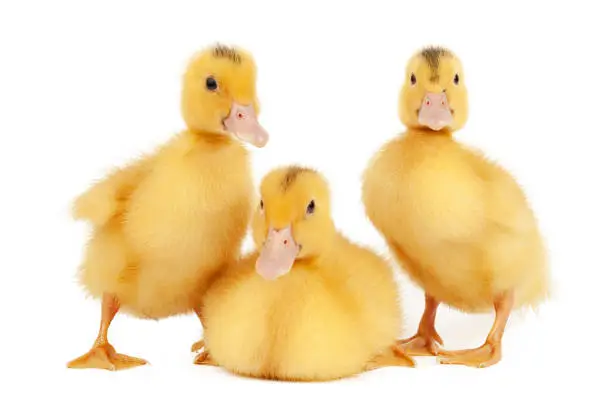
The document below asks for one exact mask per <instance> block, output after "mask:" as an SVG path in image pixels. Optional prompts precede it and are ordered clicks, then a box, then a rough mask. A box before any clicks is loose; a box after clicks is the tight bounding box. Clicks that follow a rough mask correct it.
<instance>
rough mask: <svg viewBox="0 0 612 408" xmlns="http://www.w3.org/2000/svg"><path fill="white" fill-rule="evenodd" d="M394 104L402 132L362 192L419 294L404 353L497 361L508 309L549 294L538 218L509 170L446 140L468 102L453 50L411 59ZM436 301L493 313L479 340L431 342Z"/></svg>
mask: <svg viewBox="0 0 612 408" xmlns="http://www.w3.org/2000/svg"><path fill="white" fill-rule="evenodd" d="M399 110H400V117H401V120H402V122H403V123H404V124H405V125H406V126H407V128H408V131H407V132H406V133H405V134H404V135H402V136H400V137H399V138H397V139H395V140H393V141H391V142H389V143H387V144H386V145H385V146H384V147H383V148H382V149H381V150H380V152H379V153H378V154H377V155H376V156H375V157H374V158H373V159H372V161H371V163H370V165H369V167H368V169H367V170H366V172H365V174H364V180H363V192H362V193H363V201H364V204H365V207H366V212H367V215H368V217H369V219H370V220H371V221H372V223H373V224H374V225H375V227H376V228H377V229H378V230H379V231H380V232H381V233H382V235H383V236H384V237H385V238H386V241H387V243H388V245H389V247H390V248H391V250H392V252H393V253H394V254H395V256H396V257H397V259H398V261H399V262H400V263H401V265H402V266H403V267H404V268H405V270H406V272H407V273H408V274H409V275H410V277H411V278H412V279H413V280H414V282H416V283H417V284H418V285H420V286H421V287H422V288H423V289H424V291H425V311H424V313H423V316H422V319H421V322H420V325H419V329H418V332H417V333H416V335H414V336H413V337H411V338H410V339H407V340H405V341H403V343H404V345H405V347H406V351H407V352H408V353H410V354H412V355H440V356H442V357H441V358H439V361H440V362H441V363H445V364H463V365H468V366H475V367H487V366H490V365H492V364H495V363H497V362H499V360H500V359H501V341H502V336H503V333H504V329H505V326H506V321H507V319H508V317H509V315H510V312H511V311H512V310H513V309H516V308H521V307H524V306H536V305H537V304H539V303H540V302H542V301H543V300H544V299H545V298H546V297H547V292H548V289H547V288H548V267H547V256H546V251H545V247H544V244H543V241H542V238H541V236H540V232H539V230H538V225H537V221H536V218H535V216H534V214H533V213H532V210H531V209H530V207H529V205H528V202H527V199H526V197H525V195H524V194H523V191H522V190H521V188H520V187H519V185H518V184H517V182H516V181H515V180H514V179H513V178H512V176H511V175H510V174H509V173H508V172H506V171H505V170H504V169H503V168H501V167H500V166H499V165H497V164H495V163H493V162H491V161H490V160H488V159H487V158H486V157H485V156H484V155H482V154H481V153H479V152H477V151H474V150H472V149H470V148H468V147H466V146H464V145H462V144H460V143H458V142H457V141H456V140H455V139H454V138H453V133H452V132H453V131H454V130H458V129H460V128H461V127H463V125H464V124H465V122H466V120H467V112H468V105H467V91H466V86H465V80H464V75H463V68H462V65H461V63H460V61H459V59H458V58H457V57H456V56H455V55H454V54H453V53H452V52H451V51H449V50H447V49H444V48H439V47H428V48H425V49H423V50H421V51H420V52H418V53H417V54H415V55H414V56H413V57H412V59H411V60H410V61H409V63H408V66H407V70H406V82H405V83H404V86H403V88H402V92H401V98H400V109H399ZM440 302H442V303H445V304H448V305H450V306H452V307H454V308H457V309H459V310H462V311H465V312H470V313H477V312H487V311H490V310H494V311H495V313H496V316H495V322H494V324H493V327H492V328H491V331H490V332H489V335H488V337H487V339H486V341H485V342H484V344H483V345H482V346H481V347H479V348H476V349H473V350H460V351H454V352H450V351H444V350H440V349H438V344H442V339H441V338H440V336H439V335H438V333H437V332H436V329H435V327H434V321H435V316H436V310H437V308H438V305H439V303H440Z"/></svg>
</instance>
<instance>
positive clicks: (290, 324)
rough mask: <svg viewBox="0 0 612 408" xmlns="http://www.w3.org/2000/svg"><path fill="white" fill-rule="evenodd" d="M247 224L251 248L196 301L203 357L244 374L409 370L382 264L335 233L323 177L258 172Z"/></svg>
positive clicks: (310, 376) (320, 375) (394, 292)
mask: <svg viewBox="0 0 612 408" xmlns="http://www.w3.org/2000/svg"><path fill="white" fill-rule="evenodd" d="M261 197H262V200H261V201H260V203H259V206H258V209H257V210H256V215H255V217H254V220H253V237H254V240H255V243H256V245H257V248H258V249H257V251H256V252H255V253H253V254H251V255H250V256H247V257H245V258H244V259H243V260H242V261H240V262H239V263H237V264H236V265H234V266H233V267H231V268H230V269H229V270H227V271H226V272H225V273H224V274H223V275H221V276H220V277H219V278H218V280H217V281H216V282H215V283H213V285H212V286H211V289H210V290H209V291H208V292H207V293H206V295H205V297H204V301H203V303H204V307H203V309H202V311H203V315H204V322H205V325H206V338H207V341H208V343H207V346H208V349H207V350H208V351H207V352H206V355H205V356H204V358H203V359H202V362H203V363H204V362H205V361H206V362H208V363H209V364H218V365H220V366H223V367H225V368H226V369H228V370H230V371H232V372H235V373H238V374H241V375H246V376H254V377H260V378H270V379H279V380H296V381H297V380H299V381H323V380H332V379H337V378H341V377H345V376H350V375H354V374H357V373H360V372H363V371H364V370H370V369H374V368H378V367H383V366H390V365H398V366H412V365H413V364H414V363H413V361H412V360H411V359H410V358H409V357H404V355H403V353H402V352H401V350H400V349H399V348H398V347H397V346H396V345H395V343H396V341H397V338H398V336H399V335H400V334H401V325H402V318H401V309H400V305H399V300H398V289H397V286H396V283H395V280H394V278H393V273H392V270H391V268H390V266H389V265H388V264H387V262H385V261H384V260H383V259H381V258H380V257H378V256H377V255H375V254H374V253H373V252H371V251H369V250H367V249H365V248H362V247H360V246H357V245H355V244H353V243H351V242H350V241H348V240H347V239H346V238H344V237H343V236H342V235H341V234H340V233H339V232H337V231H336V229H335V227H334V224H333V221H332V219H331V216H330V198H329V191H328V187H327V183H326V182H325V180H324V179H323V178H322V176H321V175H319V174H318V173H317V172H315V171H313V170H310V169H307V168H301V167H288V168H281V169H277V170H275V171H272V172H271V173H269V174H268V175H267V176H266V177H264V179H263V181H262V184H261Z"/></svg>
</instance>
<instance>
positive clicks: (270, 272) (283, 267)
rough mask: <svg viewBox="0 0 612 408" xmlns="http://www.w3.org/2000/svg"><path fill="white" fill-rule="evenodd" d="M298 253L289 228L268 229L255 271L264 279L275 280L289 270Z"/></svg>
mask: <svg viewBox="0 0 612 408" xmlns="http://www.w3.org/2000/svg"><path fill="white" fill-rule="evenodd" d="M299 252H300V248H299V245H297V244H296V243H295V241H294V239H293V235H292V234H291V226H289V227H287V228H283V229H281V230H277V229H274V228H270V231H269V232H268V237H267V238H266V242H265V243H264V245H263V247H262V248H261V252H260V254H259V258H257V262H256V264H255V270H256V271H257V273H258V274H260V275H261V276H262V277H263V278H264V279H267V280H273V279H276V278H278V277H279V276H282V275H284V274H286V273H288V272H289V271H290V270H291V268H292V267H293V263H294V262H295V258H297V256H298V253H299Z"/></svg>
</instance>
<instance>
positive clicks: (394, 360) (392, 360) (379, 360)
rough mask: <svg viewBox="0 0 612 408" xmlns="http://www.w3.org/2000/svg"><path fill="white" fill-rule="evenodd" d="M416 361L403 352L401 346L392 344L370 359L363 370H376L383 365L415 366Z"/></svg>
mask: <svg viewBox="0 0 612 408" xmlns="http://www.w3.org/2000/svg"><path fill="white" fill-rule="evenodd" d="M415 366H416V363H415V361H414V359H413V358H412V357H410V356H409V355H407V354H406V353H404V351H403V350H402V349H401V347H399V346H397V345H393V346H391V347H390V348H389V350H386V351H385V352H384V353H381V354H379V355H377V356H376V357H374V358H373V359H372V360H370V361H369V362H368V363H367V364H366V366H365V368H364V371H372V370H377V369H379V368H383V367H415Z"/></svg>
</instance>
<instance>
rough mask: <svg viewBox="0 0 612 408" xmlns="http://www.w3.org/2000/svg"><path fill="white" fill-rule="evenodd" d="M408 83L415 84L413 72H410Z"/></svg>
mask: <svg viewBox="0 0 612 408" xmlns="http://www.w3.org/2000/svg"><path fill="white" fill-rule="evenodd" d="M410 83H411V84H412V85H416V76H415V75H414V73H413V74H410Z"/></svg>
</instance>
